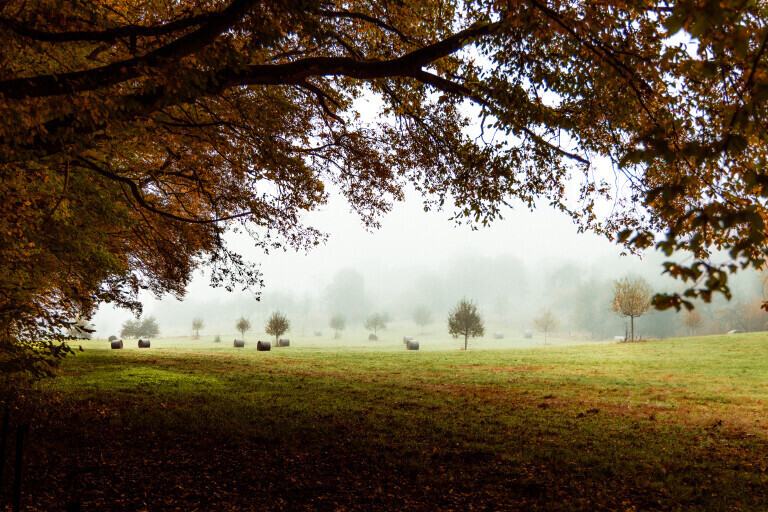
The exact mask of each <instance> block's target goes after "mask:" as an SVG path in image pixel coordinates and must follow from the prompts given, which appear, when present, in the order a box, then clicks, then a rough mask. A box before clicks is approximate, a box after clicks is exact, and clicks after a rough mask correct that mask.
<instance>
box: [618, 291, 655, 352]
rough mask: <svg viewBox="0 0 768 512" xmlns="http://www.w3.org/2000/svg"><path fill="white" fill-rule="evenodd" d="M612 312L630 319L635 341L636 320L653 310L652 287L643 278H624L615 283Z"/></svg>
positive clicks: (632, 335)
mask: <svg viewBox="0 0 768 512" xmlns="http://www.w3.org/2000/svg"><path fill="white" fill-rule="evenodd" d="M613 287H614V288H613V301H612V302H611V310H612V311H613V312H614V313H616V314H617V315H619V316H621V317H629V325H630V336H631V338H630V339H631V340H632V341H634V340H635V318H637V317H639V316H642V315H643V314H644V313H645V312H646V311H648V310H649V309H651V286H650V285H649V284H648V282H647V281H646V280H645V279H643V278H642V277H636V278H633V279H630V278H628V277H623V278H621V279H619V280H618V281H614V283H613Z"/></svg>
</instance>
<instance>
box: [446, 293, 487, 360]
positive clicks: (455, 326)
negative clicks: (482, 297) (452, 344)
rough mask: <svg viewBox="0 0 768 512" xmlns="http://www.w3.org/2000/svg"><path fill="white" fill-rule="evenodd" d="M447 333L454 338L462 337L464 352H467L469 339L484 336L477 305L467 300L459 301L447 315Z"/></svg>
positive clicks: (481, 318) (483, 327)
mask: <svg viewBox="0 0 768 512" xmlns="http://www.w3.org/2000/svg"><path fill="white" fill-rule="evenodd" d="M448 333H449V334H450V335H451V336H453V337H454V338H458V337H459V336H464V350H467V345H468V342H469V337H470V336H472V337H473V338H474V337H475V336H482V335H483V334H485V326H484V325H483V317H482V316H481V315H480V313H479V312H478V311H477V305H475V303H474V302H472V301H468V300H467V299H461V301H459V303H458V304H457V305H456V307H455V308H453V309H452V310H451V312H450V313H449V314H448Z"/></svg>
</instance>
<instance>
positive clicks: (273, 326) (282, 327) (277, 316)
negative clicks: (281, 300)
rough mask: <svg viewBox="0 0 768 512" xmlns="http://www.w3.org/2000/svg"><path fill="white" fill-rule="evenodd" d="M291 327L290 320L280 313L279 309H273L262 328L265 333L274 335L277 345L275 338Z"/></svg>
mask: <svg viewBox="0 0 768 512" xmlns="http://www.w3.org/2000/svg"><path fill="white" fill-rule="evenodd" d="M290 328H291V321H290V320H288V318H287V317H286V316H285V315H284V314H282V313H281V312H279V311H275V312H274V313H272V315H271V316H270V317H269V318H268V319H267V325H266V327H265V328H264V330H265V331H266V333H267V334H270V335H272V336H274V337H275V346H276V347H277V346H278V344H277V339H278V338H279V337H280V336H282V335H283V334H285V333H286V332H288V329H290Z"/></svg>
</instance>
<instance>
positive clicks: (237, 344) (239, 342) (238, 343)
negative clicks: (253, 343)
mask: <svg viewBox="0 0 768 512" xmlns="http://www.w3.org/2000/svg"><path fill="white" fill-rule="evenodd" d="M244 346H245V341H243V340H235V348H243V347H244Z"/></svg>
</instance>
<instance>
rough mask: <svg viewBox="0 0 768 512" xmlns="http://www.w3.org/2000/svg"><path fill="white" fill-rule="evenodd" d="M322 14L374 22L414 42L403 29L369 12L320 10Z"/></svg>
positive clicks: (405, 39)
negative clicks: (370, 14) (400, 29)
mask: <svg viewBox="0 0 768 512" xmlns="http://www.w3.org/2000/svg"><path fill="white" fill-rule="evenodd" d="M317 13H318V14H319V15H320V16H325V17H328V18H349V19H355V20H363V21H366V22H368V23H372V24H374V25H376V26H377V27H380V28H383V29H384V30H387V31H389V32H392V33H394V34H397V36H398V37H399V38H400V39H402V40H403V42H405V43H408V44H413V40H412V39H411V38H410V37H408V36H406V35H405V34H403V33H402V32H401V31H399V30H398V29H396V28H395V27H393V26H392V25H390V24H388V23H385V22H383V21H381V20H380V19H378V18H375V17H373V16H369V15H367V14H363V13H361V12H349V11H318V12H317Z"/></svg>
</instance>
